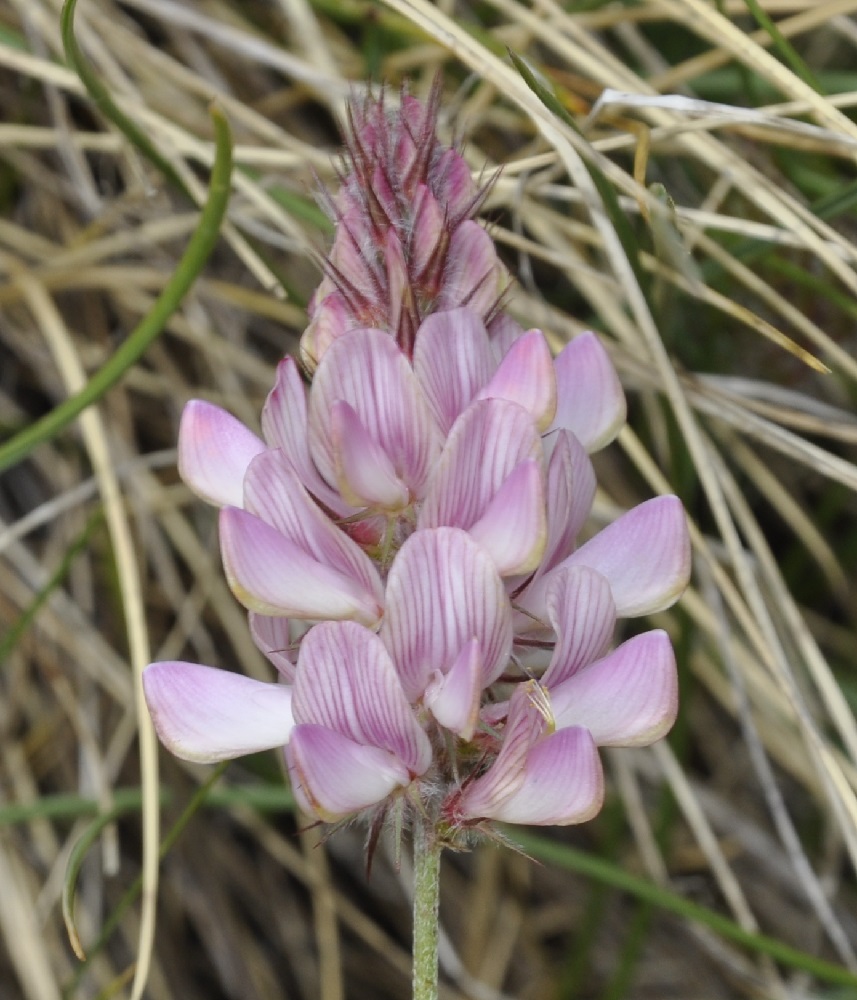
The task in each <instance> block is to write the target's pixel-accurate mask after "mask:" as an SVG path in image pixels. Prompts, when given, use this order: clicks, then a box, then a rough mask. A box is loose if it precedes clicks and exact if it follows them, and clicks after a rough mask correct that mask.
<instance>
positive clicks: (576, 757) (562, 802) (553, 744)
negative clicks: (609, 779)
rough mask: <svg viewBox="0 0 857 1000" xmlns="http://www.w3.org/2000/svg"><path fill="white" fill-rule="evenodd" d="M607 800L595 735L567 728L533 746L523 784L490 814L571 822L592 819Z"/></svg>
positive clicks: (534, 822)
mask: <svg viewBox="0 0 857 1000" xmlns="http://www.w3.org/2000/svg"><path fill="white" fill-rule="evenodd" d="M495 766H496V765H495ZM603 803H604V774H603V771H602V770H601V761H600V760H599V759H598V751H597V750H596V749H595V744H594V743H593V742H592V737H591V736H590V734H589V733H588V732H587V731H586V730H585V729H579V728H574V729H563V730H562V731H561V732H558V733H554V734H553V735H552V736H548V737H547V738H546V739H544V740H543V741H542V742H541V743H537V744H536V745H535V746H534V747H533V748H532V750H530V753H529V754H528V755H527V760H526V764H525V765H524V774H523V780H522V781H521V784H520V787H519V788H518V789H517V790H516V791H515V792H513V793H512V794H511V795H510V796H509V797H508V798H507V799H506V800H505V801H504V802H503V803H501V804H499V805H498V806H497V807H496V808H495V809H494V810H493V811H492V812H491V818H492V819H495V820H499V821H500V822H504V823H522V824H527V825H530V826H570V825H571V824H573V823H585V822H587V821H588V820H590V819H592V818H593V817H594V816H596V815H597V814H598V813H599V812H600V811H601V806H602V805H603Z"/></svg>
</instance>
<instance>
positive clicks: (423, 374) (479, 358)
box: [414, 309, 497, 435]
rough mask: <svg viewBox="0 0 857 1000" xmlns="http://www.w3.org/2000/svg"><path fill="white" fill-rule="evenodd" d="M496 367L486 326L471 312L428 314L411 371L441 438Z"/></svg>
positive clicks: (465, 310)
mask: <svg viewBox="0 0 857 1000" xmlns="http://www.w3.org/2000/svg"><path fill="white" fill-rule="evenodd" d="M496 367H497V365H496V362H495V361H494V358H493V354H492V350H491V345H490V344H489V342H488V334H487V333H486V332H485V325H484V324H483V322H482V319H481V317H480V316H479V314H478V313H475V312H474V311H473V310H472V309H448V310H447V311H446V312H438V313H431V314H430V315H429V316H427V317H426V319H425V320H424V321H423V322H422V324H421V325H420V328H419V330H418V332H417V340H416V345H415V347H414V372H415V373H416V376H417V380H418V381H419V383H420V385H421V387H422V389H423V391H424V392H425V395H426V399H427V400H428V404H429V406H430V407H431V412H432V415H433V416H434V419H435V421H436V422H437V425H438V427H439V428H440V430H441V431H442V433H443V434H444V435H447V434H448V433H449V430H450V428H451V427H452V425H453V423H454V422H455V420H456V419H457V418H458V416H459V415H460V414H461V413H463V412H464V410H466V409H467V407H468V406H469V405H470V403H471V402H472V400H473V398H474V397H475V395H476V393H477V392H478V391H479V390H480V389H481V388H482V386H483V385H485V383H486V382H487V381H488V380H489V379H490V378H491V375H492V373H493V372H494V370H495V368H496Z"/></svg>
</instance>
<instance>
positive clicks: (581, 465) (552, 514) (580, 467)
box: [539, 430, 596, 574]
mask: <svg viewBox="0 0 857 1000" xmlns="http://www.w3.org/2000/svg"><path fill="white" fill-rule="evenodd" d="M551 441H552V443H553V451H552V452H551V456H550V460H549V462H548V472H547V487H546V491H547V517H548V522H547V523H548V540H547V545H546V546H545V553H544V556H543V558H542V563H541V567H540V571H539V572H540V573H541V574H544V573H546V572H547V571H548V570H550V569H553V567H554V566H556V565H557V564H558V563H560V562H562V560H563V559H565V558H566V556H569V555H571V553H572V552H573V551H574V543H575V540H576V538H577V536H578V534H579V533H580V529H581V528H582V527H583V524H584V522H585V521H586V518H587V517H588V515H589V511H590V508H591V507H592V501H593V499H594V497H595V487H596V483H595V470H594V469H593V468H592V462H591V461H590V460H589V456H588V455H587V454H586V451H585V450H584V448H583V445H581V443H580V442H579V441H578V440H577V438H576V437H575V436H574V435H573V434H572V433H571V431H565V430H561V431H556V432H555V433H554V434H552V435H551Z"/></svg>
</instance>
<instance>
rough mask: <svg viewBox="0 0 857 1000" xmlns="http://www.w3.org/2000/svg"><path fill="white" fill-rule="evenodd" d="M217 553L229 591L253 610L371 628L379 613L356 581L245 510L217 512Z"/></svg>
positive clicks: (370, 595) (372, 598)
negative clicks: (354, 623)
mask: <svg viewBox="0 0 857 1000" xmlns="http://www.w3.org/2000/svg"><path fill="white" fill-rule="evenodd" d="M220 551H221V555H222V557H223V568H224V569H225V571H226V578H227V580H228V582H229V586H230V587H231V589H232V592H233V593H234V594H235V596H236V597H237V598H238V600H239V601H241V603H242V604H243V605H244V606H245V607H246V608H248V609H249V610H251V611H257V612H259V613H261V614H263V615H282V616H284V617H288V618H302V619H305V620H308V621H318V620H323V619H332V620H341V619H350V620H354V621H358V622H360V623H361V624H365V625H370V626H374V625H376V624H377V623H378V621H379V619H380V617H381V608H380V607H379V606H378V602H377V600H376V598H375V596H374V595H373V594H372V593H371V592H369V591H367V590H366V589H365V588H364V587H362V586H361V585H360V584H359V582H357V581H355V580H353V579H349V578H348V577H346V576H343V574H342V573H340V572H338V571H337V570H335V569H331V568H330V567H329V566H325V565H323V564H322V563H320V562H318V560H316V559H313V558H312V556H310V555H308V554H307V553H306V552H305V551H304V550H303V549H302V548H301V547H300V546H298V545H296V544H295V543H294V542H291V541H289V540H288V539H287V538H286V537H285V536H284V535H282V534H280V532H279V531H277V530H276V529H275V528H272V527H271V526H270V525H268V524H266V523H265V522H264V521H262V520H261V519H260V518H258V517H255V516H254V515H253V514H248V513H247V512H246V511H243V510H239V509H238V508H236V507H225V508H224V509H223V510H222V511H221V512H220Z"/></svg>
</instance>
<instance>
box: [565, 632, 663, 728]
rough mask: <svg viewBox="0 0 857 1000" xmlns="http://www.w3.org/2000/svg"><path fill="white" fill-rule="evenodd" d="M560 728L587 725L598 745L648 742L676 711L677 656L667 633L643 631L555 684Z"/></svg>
mask: <svg viewBox="0 0 857 1000" xmlns="http://www.w3.org/2000/svg"><path fill="white" fill-rule="evenodd" d="M551 704H552V706H553V710H554V715H555V717H556V724H557V727H558V728H565V727H566V726H585V727H586V728H587V729H588V730H589V731H590V732H591V733H592V737H593V739H594V740H595V742H596V743H597V744H598V745H599V746H617V747H639V746H648V745H649V744H650V743H654V742H655V741H656V740H659V739H660V738H661V737H662V736H665V735H666V734H667V733H668V732H669V731H670V729H671V728H672V725H673V723H674V722H675V717H676V713H677V711H678V677H677V674H676V665H675V656H674V654H673V650H672V646H671V645H670V640H669V637H668V636H667V634H666V632H663V631H661V630H655V631H653V632H644V633H643V634H642V635H637V636H634V638H633V639H629V640H628V641H627V642H624V643H622V645H621V646H619V648H618V649H616V650H614V651H613V652H612V653H610V655H609V656H606V657H605V658H604V659H603V660H599V661H598V662H597V663H593V664H592V665H591V666H588V667H585V668H584V669H583V670H580V671H578V673H576V674H575V675H574V676H573V677H570V678H569V679H568V680H566V681H564V682H563V683H561V684H559V685H558V686H557V687H554V688H552V689H551Z"/></svg>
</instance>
